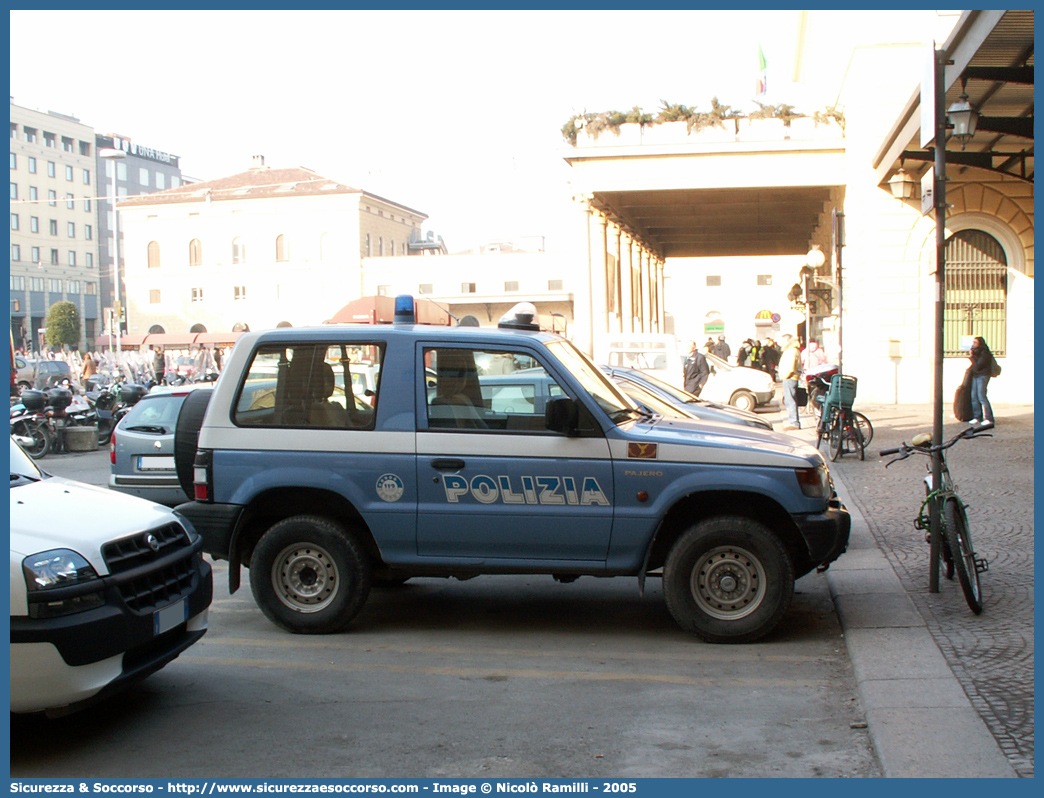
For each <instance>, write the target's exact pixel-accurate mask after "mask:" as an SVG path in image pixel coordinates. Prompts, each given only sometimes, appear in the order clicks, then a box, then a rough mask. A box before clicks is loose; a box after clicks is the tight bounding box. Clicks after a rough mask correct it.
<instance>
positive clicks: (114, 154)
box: [98, 148, 127, 358]
mask: <svg viewBox="0 0 1044 798" xmlns="http://www.w3.org/2000/svg"><path fill="white" fill-rule="evenodd" d="M98 157H99V158H105V159H106V160H108V161H111V162H113V164H112V199H111V200H110V202H109V204H110V206H111V207H112V279H113V283H114V285H115V287H116V306H115V310H116V313H115V316H116V357H117V358H119V356H120V317H121V316H122V315H123V303H122V302H120V223H119V219H118V216H117V213H116V163H115V162H116V161H118V160H122V159H123V158H126V157H127V153H125V152H124V151H123V150H116V149H109V148H105V149H101V150H98Z"/></svg>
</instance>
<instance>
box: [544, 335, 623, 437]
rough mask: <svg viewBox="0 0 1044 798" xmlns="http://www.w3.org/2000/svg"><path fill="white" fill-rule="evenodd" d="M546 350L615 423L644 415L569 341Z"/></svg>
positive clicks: (550, 345) (553, 342)
mask: <svg viewBox="0 0 1044 798" xmlns="http://www.w3.org/2000/svg"><path fill="white" fill-rule="evenodd" d="M547 348H548V349H549V350H550V352H551V354H553V355H554V356H555V357H556V358H558V362H559V363H561V364H562V365H563V366H564V367H565V368H566V370H567V371H568V372H569V373H570V374H572V375H573V377H575V378H576V380H577V382H579V383H580V384H581V385H582V386H583V387H584V389H585V390H586V391H587V392H588V393H589V394H591V396H592V397H593V398H594V400H595V402H597V403H598V406H599V407H600V408H602V410H604V411H605V412H606V414H607V415H608V416H609V418H610V419H611V420H612V422H613V423H614V424H620V423H622V422H624V421H627V420H629V419H631V418H635V417H637V416H641V415H644V414H643V413H642V411H641V410H639V409H638V406H637V405H636V404H635V403H634V402H632V401H631V400H630V399H629V398H627V397H626V396H624V394H623V393H622V392H621V391H620V389H619V388H617V387H616V386H615V385H613V384H612V383H611V382H609V380H608V379H607V378H606V376H605V375H604V374H602V372H601V371H599V369H598V367H597V366H595V365H594V364H593V363H592V362H591V361H590V360H588V359H587V357H586V356H585V355H584V353H583V352H581V351H580V350H579V349H577V348H576V347H575V346H574V345H573V344H572V343H571V342H570V341H565V340H562V341H552V342H550V343H549V344H548V345H547Z"/></svg>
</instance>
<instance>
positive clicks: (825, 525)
mask: <svg viewBox="0 0 1044 798" xmlns="http://www.w3.org/2000/svg"><path fill="white" fill-rule="evenodd" d="M794 520H795V521H796V523H797V527H798V531H799V532H800V533H801V537H802V538H804V540H805V545H806V546H807V547H808V555H809V559H810V560H811V561H812V565H813V566H819V567H822V566H824V565H829V564H830V563H832V562H833V561H834V560H836V559H837V558H838V557H840V556H841V555H842V554H844V553H845V550H846V549H847V548H848V538H849V536H850V535H851V533H852V516H851V515H849V513H848V510H847V509H845V506H844V505H843V504H842V503H841V500H840V499H838V498H837V497H834V498H833V499H831V501H830V506H829V507H828V508H827V509H826V510H824V511H823V512H822V513H814V514H810V515H802V516H797V517H796V518H795V519H794Z"/></svg>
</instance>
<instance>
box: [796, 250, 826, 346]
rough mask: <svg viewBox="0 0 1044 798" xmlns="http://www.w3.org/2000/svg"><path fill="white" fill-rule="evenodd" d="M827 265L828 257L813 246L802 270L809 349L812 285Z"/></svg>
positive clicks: (806, 335)
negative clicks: (822, 268) (818, 273)
mask: <svg viewBox="0 0 1044 798" xmlns="http://www.w3.org/2000/svg"><path fill="white" fill-rule="evenodd" d="M824 263H826V255H825V254H824V253H823V250H821V249H820V248H819V245H818V244H813V245H812V249H810V250H809V251H808V254H807V255H805V265H804V266H803V267H802V268H801V281H802V288H803V289H804V294H805V347H806V348H808V345H809V342H810V341H811V340H812V285H813V282H814V280H815V277H816V273H817V272H818V271H819V267H820V266H822V265H823V264H824Z"/></svg>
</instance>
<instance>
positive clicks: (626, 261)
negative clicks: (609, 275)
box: [619, 230, 634, 333]
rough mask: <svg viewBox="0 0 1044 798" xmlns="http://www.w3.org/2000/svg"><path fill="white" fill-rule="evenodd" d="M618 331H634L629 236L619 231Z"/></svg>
mask: <svg viewBox="0 0 1044 798" xmlns="http://www.w3.org/2000/svg"><path fill="white" fill-rule="evenodd" d="M619 264H620V332H623V333H631V332H634V312H633V311H632V310H631V291H632V289H633V287H634V283H633V282H632V280H631V237H630V236H629V235H627V233H625V232H624V231H622V230H621V231H620V261H619Z"/></svg>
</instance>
